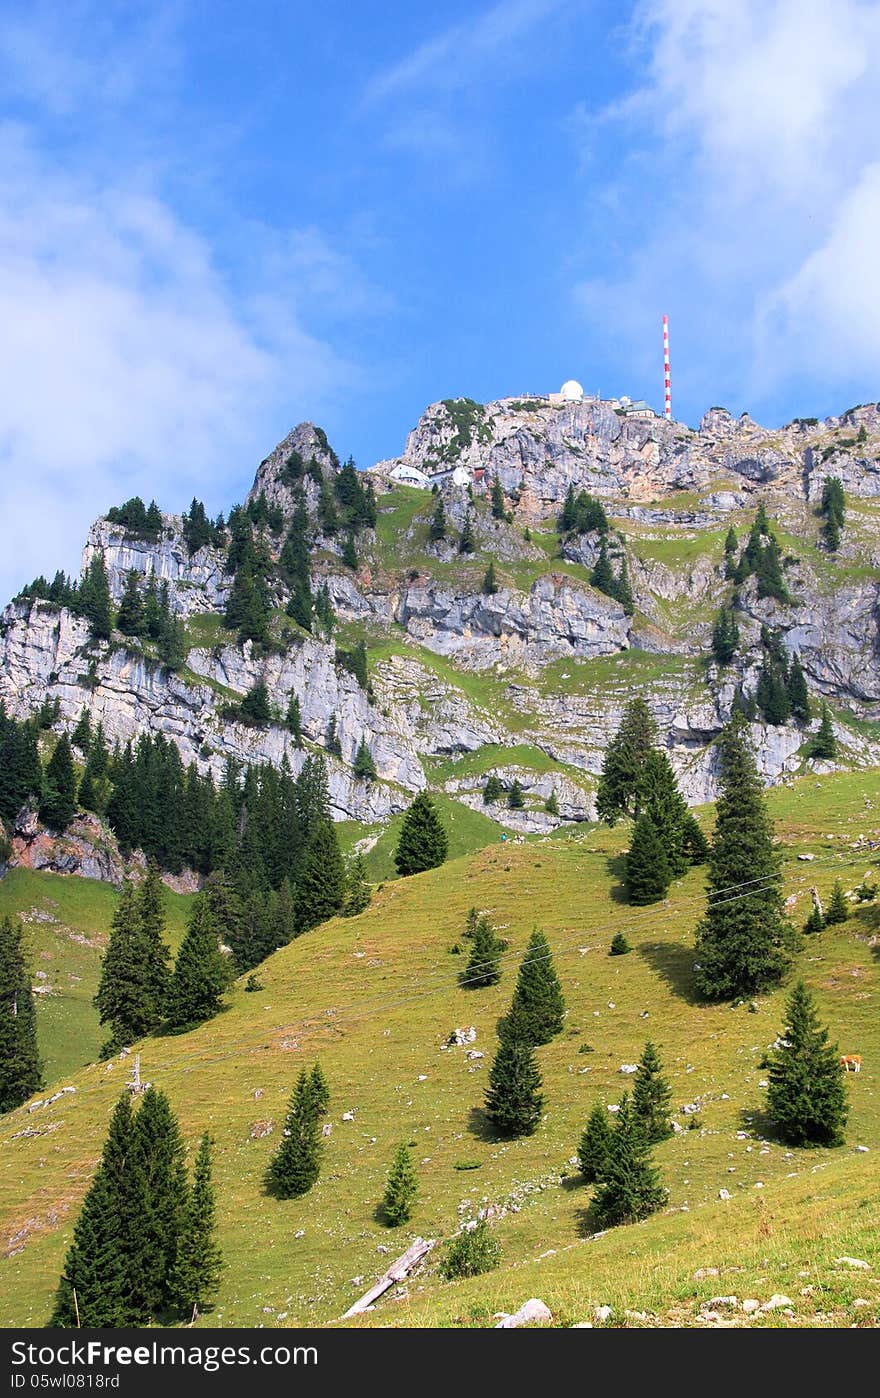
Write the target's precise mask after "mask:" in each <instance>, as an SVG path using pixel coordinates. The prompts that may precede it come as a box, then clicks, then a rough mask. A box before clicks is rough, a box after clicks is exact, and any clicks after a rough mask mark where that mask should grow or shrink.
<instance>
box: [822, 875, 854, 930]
mask: <svg viewBox="0 0 880 1398" xmlns="http://www.w3.org/2000/svg"><path fill="white" fill-rule="evenodd" d="M848 917H849V904H848V903H847V901H846V896H845V894H844V891H843V884H842V883H841V882H840V879H835V880H834V887H833V888H832V890H831V897H830V898H829V900H828V907H827V908H826V909H825V923H826V925H827V926H828V927H833V926H834V925H835V923H838V922H846V920H847V918H848Z"/></svg>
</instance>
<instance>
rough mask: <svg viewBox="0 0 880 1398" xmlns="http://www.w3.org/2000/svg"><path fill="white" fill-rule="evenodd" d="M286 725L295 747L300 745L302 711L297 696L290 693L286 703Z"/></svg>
mask: <svg viewBox="0 0 880 1398" xmlns="http://www.w3.org/2000/svg"><path fill="white" fill-rule="evenodd" d="M287 726H288V728H289V729H290V731H291V733H292V734H293V741H294V744H295V746H296V747H298V748H301V747H302V712H301V710H300V704H299V697H298V696H297V695H296V694H291V696H290V700H289V701H288V705H287Z"/></svg>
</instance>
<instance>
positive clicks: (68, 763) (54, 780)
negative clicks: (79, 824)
mask: <svg viewBox="0 0 880 1398" xmlns="http://www.w3.org/2000/svg"><path fill="white" fill-rule="evenodd" d="M75 815H76V770H75V768H74V765H73V753H72V752H71V750H70V739H69V738H68V736H67V734H66V733H62V734H61V737H60V738H59V739H58V742H57V743H56V744H55V751H54V752H53V753H52V756H51V757H50V758H49V762H48V765H47V767H46V785H45V790H44V793H43V799H42V801H41V803H40V819H41V820H44V821H45V822H46V824H47V825H49V826H51V828H52V829H53V830H65V829H66V828H67V826H68V825H69V824H70V822H71V821H72V820H73V817H74V816H75Z"/></svg>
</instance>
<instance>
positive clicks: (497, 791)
mask: <svg viewBox="0 0 880 1398" xmlns="http://www.w3.org/2000/svg"><path fill="white" fill-rule="evenodd" d="M503 795H504V787H503V786H502V785H501V780H500V778H499V777H497V776H496V775H495V773H494V772H492V773H490V775H489V776H488V777H487V778H486V785H485V786H484V787H483V802H484V804H485V805H487V806H491V804H492V802H493V801H497V800H498V798H499V796H503Z"/></svg>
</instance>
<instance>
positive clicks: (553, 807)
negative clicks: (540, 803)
mask: <svg viewBox="0 0 880 1398" xmlns="http://www.w3.org/2000/svg"><path fill="white" fill-rule="evenodd" d="M544 810H545V811H546V812H547V814H548V815H552V816H558V815H559V800H558V798H557V795H556V788H555V787H554V788H553V790H552V791H551V792H550V795H549V796H548V797H547V800H546V801H545V802H544Z"/></svg>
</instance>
